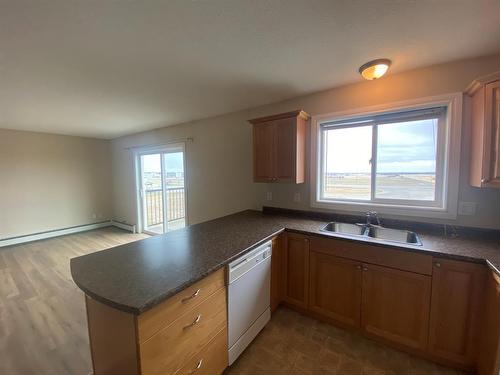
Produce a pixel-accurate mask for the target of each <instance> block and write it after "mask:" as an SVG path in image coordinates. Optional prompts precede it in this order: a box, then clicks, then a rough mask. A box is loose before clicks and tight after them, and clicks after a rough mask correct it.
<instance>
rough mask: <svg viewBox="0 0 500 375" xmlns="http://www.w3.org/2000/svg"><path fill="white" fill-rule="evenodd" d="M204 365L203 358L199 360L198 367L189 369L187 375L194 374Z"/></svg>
mask: <svg viewBox="0 0 500 375" xmlns="http://www.w3.org/2000/svg"><path fill="white" fill-rule="evenodd" d="M202 365H203V359H200V361H199V362H198V364H197V365H196V367H195V368H194V369H192V370H191V371H189V372H188V373H187V375H191V374H194V373H195V372H197V371H198V370H199V369H200V368H201V366H202Z"/></svg>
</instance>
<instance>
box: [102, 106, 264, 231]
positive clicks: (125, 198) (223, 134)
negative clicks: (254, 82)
mask: <svg viewBox="0 0 500 375" xmlns="http://www.w3.org/2000/svg"><path fill="white" fill-rule="evenodd" d="M245 118H246V116H245V115H242V114H241V113H238V114H233V115H231V114H230V115H226V116H223V117H218V118H213V119H208V120H203V121H198V122H192V123H187V124H183V125H178V126H170V127H167V128H162V129H159V130H156V131H150V132H145V133H140V134H137V135H132V136H127V137H123V138H118V139H115V140H113V141H112V169H113V202H114V217H115V219H117V220H119V221H125V222H128V223H136V200H135V180H134V178H135V177H134V160H133V152H132V151H131V150H129V149H127V147H131V146H145V145H152V144H161V143H165V142H168V141H170V140H176V139H180V138H186V137H192V138H193V139H194V141H193V142H187V143H186V164H187V168H186V169H187V171H186V172H187V174H186V179H187V187H188V192H187V201H188V210H187V215H188V220H189V223H190V224H193V223H198V222H201V221H205V220H209V219H211V218H214V217H219V216H222V215H225V214H228V213H232V212H237V211H240V210H244V209H248V208H260V196H261V194H260V193H259V192H261V191H263V189H264V188H265V187H264V186H258V185H256V184H253V183H252V175H251V173H250V171H251V169H252V161H251V139H252V135H251V128H250V126H249V125H248V124H246V123H245V121H244V120H242V119H245Z"/></svg>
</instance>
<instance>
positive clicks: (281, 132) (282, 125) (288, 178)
mask: <svg viewBox="0 0 500 375" xmlns="http://www.w3.org/2000/svg"><path fill="white" fill-rule="evenodd" d="M274 124H275V126H276V176H275V177H277V179H278V181H279V182H295V176H296V162H297V156H296V155H297V154H296V149H297V130H296V124H297V119H296V118H295V117H292V118H285V119H281V120H276V121H275V122H274Z"/></svg>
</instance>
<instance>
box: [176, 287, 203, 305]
mask: <svg viewBox="0 0 500 375" xmlns="http://www.w3.org/2000/svg"><path fill="white" fill-rule="evenodd" d="M200 292H201V289H198V290H197V291H196V292H194V293H193V294H191V295H190V296H189V297H186V298H183V299H182V300H181V302H183V303H184V302H187V301H189V300H192V299H193V298H195V297H198V294H200Z"/></svg>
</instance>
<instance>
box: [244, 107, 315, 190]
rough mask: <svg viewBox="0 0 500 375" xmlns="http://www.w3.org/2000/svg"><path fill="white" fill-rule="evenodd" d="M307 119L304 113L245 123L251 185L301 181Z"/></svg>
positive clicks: (293, 113)
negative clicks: (249, 136)
mask: <svg viewBox="0 0 500 375" xmlns="http://www.w3.org/2000/svg"><path fill="white" fill-rule="evenodd" d="M308 120H309V115H308V114H307V113H305V112H304V111H293V112H287V113H282V114H279V115H274V116H267V117H261V118H257V119H253V120H249V122H250V123H251V124H252V125H253V171H254V181H255V182H291V183H296V184H300V183H303V182H304V179H305V164H306V161H305V154H306V128H307V121H308Z"/></svg>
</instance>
